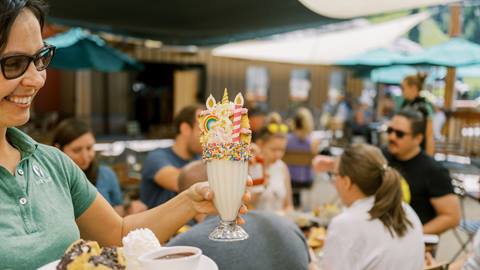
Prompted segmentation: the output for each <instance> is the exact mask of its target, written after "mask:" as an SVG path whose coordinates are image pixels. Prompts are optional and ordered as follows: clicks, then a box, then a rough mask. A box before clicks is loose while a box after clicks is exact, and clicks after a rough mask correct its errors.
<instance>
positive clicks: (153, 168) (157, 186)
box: [140, 105, 202, 208]
mask: <svg viewBox="0 0 480 270" xmlns="http://www.w3.org/2000/svg"><path fill="white" fill-rule="evenodd" d="M201 109H202V107H201V106H199V105H192V106H187V107H185V108H183V109H182V110H181V111H180V112H179V113H178V114H177V115H176V116H175V118H174V120H173V124H174V128H175V132H176V137H175V142H174V144H173V145H172V146H171V147H167V148H159V149H155V150H153V151H152V152H150V153H149V154H148V156H147V157H146V159H145V161H144V163H143V170H142V182H141V185H140V199H141V200H142V201H143V202H144V203H145V204H146V205H147V206H148V208H153V207H155V206H157V205H159V204H162V203H164V202H166V201H168V200H170V199H171V198H173V197H175V195H176V194H177V192H178V175H179V174H180V169H181V168H182V167H183V166H185V165H186V164H188V163H189V162H191V161H193V160H197V159H199V157H200V156H199V155H200V154H201V153H202V147H201V145H200V128H199V126H198V123H197V113H199V112H200V110H201Z"/></svg>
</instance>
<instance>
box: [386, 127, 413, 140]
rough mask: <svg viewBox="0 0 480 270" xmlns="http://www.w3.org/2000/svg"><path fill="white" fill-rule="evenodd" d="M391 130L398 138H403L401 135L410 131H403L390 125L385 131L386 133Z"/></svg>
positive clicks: (389, 132) (390, 132)
mask: <svg viewBox="0 0 480 270" xmlns="http://www.w3.org/2000/svg"><path fill="white" fill-rule="evenodd" d="M393 132H395V136H397V138H399V139H401V138H403V136H405V135H408V134H410V133H408V132H405V131H403V130H398V129H394V128H392V127H388V128H387V133H388V134H392V133H393Z"/></svg>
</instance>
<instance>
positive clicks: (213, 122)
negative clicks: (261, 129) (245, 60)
mask: <svg viewBox="0 0 480 270" xmlns="http://www.w3.org/2000/svg"><path fill="white" fill-rule="evenodd" d="M234 101H235V102H231V101H229V99H228V91H227V89H225V91H224V93H223V97H222V100H221V102H218V103H217V102H216V100H215V98H214V97H213V96H212V95H210V96H209V97H208V99H207V102H206V106H207V109H206V110H204V111H202V112H201V113H200V114H199V115H198V123H199V126H200V129H201V131H202V134H201V138H200V142H201V144H202V147H203V159H204V160H232V161H247V160H249V159H250V156H251V154H250V141H251V137H252V133H251V131H250V124H249V122H248V115H247V112H248V110H247V109H245V108H243V103H244V100H243V96H242V94H241V93H239V94H237V96H236V97H235V100H234Z"/></svg>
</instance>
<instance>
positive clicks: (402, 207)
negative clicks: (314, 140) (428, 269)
mask: <svg viewBox="0 0 480 270" xmlns="http://www.w3.org/2000/svg"><path fill="white" fill-rule="evenodd" d="M334 168H335V169H334V171H333V174H334V183H335V188H336V189H337V192H338V194H339V197H340V199H341V200H342V202H343V203H344V204H345V206H346V209H345V210H344V211H343V212H342V213H341V214H340V215H338V216H336V217H335V218H334V219H333V220H332V222H331V224H330V226H329V227H328V233H327V239H326V242H325V248H324V259H323V263H324V269H325V270H330V269H335V270H341V269H345V270H347V269H348V270H354V269H379V270H380V269H404V270H409V269H412V270H413V269H423V259H424V244H423V233H422V225H421V223H420V220H419V219H418V217H417V215H416V214H415V212H414V211H413V209H412V208H411V207H410V206H408V205H407V204H406V203H404V202H402V192H401V187H400V175H399V173H398V172H397V171H396V170H395V169H393V168H391V167H389V166H388V165H387V161H386V159H385V158H384V157H383V155H382V153H381V151H380V150H379V149H378V148H376V147H374V146H370V145H366V144H353V145H351V146H350V147H348V148H346V149H345V151H344V153H343V154H342V155H341V157H340V159H339V160H337V161H336V162H335V166H334Z"/></svg>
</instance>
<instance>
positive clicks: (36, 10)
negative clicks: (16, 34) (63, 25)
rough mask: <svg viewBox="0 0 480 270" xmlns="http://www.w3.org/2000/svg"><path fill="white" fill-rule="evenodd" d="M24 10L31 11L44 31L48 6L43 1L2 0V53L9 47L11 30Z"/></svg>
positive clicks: (0, 45)
mask: <svg viewBox="0 0 480 270" xmlns="http://www.w3.org/2000/svg"><path fill="white" fill-rule="evenodd" d="M23 9H29V10H30V11H31V12H32V13H33V15H34V16H35V17H36V18H37V20H38V22H39V23H40V28H41V29H43V25H44V24H45V15H46V10H47V5H46V4H45V2H44V1H42V0H2V1H0V27H1V28H2V29H1V30H0V52H2V51H3V49H5V46H6V45H7V41H8V36H9V35H10V30H11V29H12V25H13V23H14V22H15V19H16V18H17V17H18V15H19V14H20V13H21V12H22V10H23Z"/></svg>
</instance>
